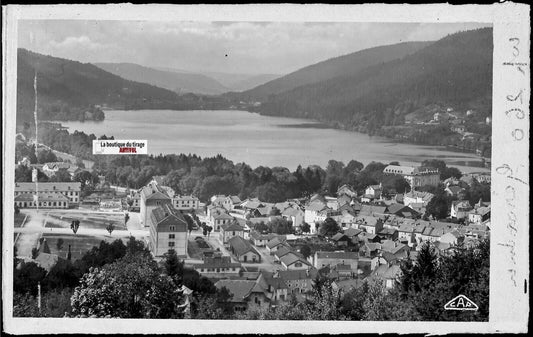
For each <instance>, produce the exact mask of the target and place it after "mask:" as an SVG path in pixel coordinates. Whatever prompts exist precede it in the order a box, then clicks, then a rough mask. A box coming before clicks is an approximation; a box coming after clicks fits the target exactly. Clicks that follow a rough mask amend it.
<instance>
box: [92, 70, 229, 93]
mask: <svg viewBox="0 0 533 337" xmlns="http://www.w3.org/2000/svg"><path fill="white" fill-rule="evenodd" d="M94 65H96V66H97V67H99V68H101V69H103V70H105V71H108V72H110V73H112V74H115V75H117V76H120V77H122V78H125V79H127V80H132V81H138V82H143V83H149V84H152V85H155V86H158V87H161V88H165V89H168V90H172V91H174V92H177V93H186V92H192V93H197V94H206V95H216V94H221V93H224V92H227V91H229V90H230V89H229V88H226V87H225V86H224V85H222V84H221V83H219V82H218V81H216V80H215V79H213V78H210V77H208V76H205V75H202V74H194V73H185V72H182V73H180V72H177V71H165V70H159V69H153V68H149V67H144V66H141V65H138V64H133V63H95V64H94Z"/></svg>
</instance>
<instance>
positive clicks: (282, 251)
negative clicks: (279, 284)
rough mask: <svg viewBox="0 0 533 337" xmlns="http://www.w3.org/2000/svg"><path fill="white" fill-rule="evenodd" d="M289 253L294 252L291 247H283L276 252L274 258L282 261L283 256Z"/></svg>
mask: <svg viewBox="0 0 533 337" xmlns="http://www.w3.org/2000/svg"><path fill="white" fill-rule="evenodd" d="M289 253H294V251H293V250H292V248H291V247H281V248H279V249H278V250H277V251H276V252H275V253H274V259H275V260H276V261H281V258H282V257H284V256H285V255H287V254H289Z"/></svg>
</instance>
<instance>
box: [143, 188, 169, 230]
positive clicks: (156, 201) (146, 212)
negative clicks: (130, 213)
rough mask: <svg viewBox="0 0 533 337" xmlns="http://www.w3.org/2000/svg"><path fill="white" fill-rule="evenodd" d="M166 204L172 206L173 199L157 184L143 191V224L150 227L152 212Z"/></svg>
mask: <svg viewBox="0 0 533 337" xmlns="http://www.w3.org/2000/svg"><path fill="white" fill-rule="evenodd" d="M164 204H172V199H171V198H170V197H169V196H168V194H167V193H166V191H165V190H163V189H162V188H161V187H160V186H158V185H157V184H153V183H152V184H148V185H147V186H144V187H143V188H142V189H141V207H140V209H141V214H140V215H141V223H142V224H143V225H144V226H145V227H149V226H150V224H149V222H148V220H149V218H150V214H151V212H152V210H154V209H156V208H158V207H159V206H162V205H164Z"/></svg>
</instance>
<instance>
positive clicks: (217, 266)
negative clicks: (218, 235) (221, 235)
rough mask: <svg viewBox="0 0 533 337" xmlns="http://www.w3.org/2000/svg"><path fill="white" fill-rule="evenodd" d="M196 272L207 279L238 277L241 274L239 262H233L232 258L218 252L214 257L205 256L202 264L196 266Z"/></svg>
mask: <svg viewBox="0 0 533 337" xmlns="http://www.w3.org/2000/svg"><path fill="white" fill-rule="evenodd" d="M194 270H196V271H197V272H198V273H200V275H202V276H205V277H207V278H229V277H238V276H239V274H240V272H241V264H240V263H239V262H231V257H230V256H223V255H222V254H221V253H219V252H216V253H215V254H214V255H213V256H204V262H203V263H202V264H195V265H194Z"/></svg>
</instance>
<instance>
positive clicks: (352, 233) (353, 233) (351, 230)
mask: <svg viewBox="0 0 533 337" xmlns="http://www.w3.org/2000/svg"><path fill="white" fill-rule="evenodd" d="M361 232H362V230H360V229H357V228H353V227H351V228H348V229H347V230H345V231H344V235H346V236H347V237H349V238H351V237H354V236H356V235H359V233H361Z"/></svg>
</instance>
